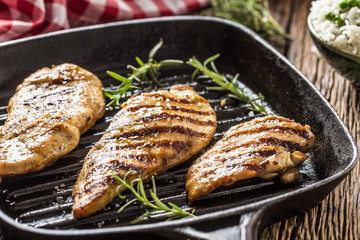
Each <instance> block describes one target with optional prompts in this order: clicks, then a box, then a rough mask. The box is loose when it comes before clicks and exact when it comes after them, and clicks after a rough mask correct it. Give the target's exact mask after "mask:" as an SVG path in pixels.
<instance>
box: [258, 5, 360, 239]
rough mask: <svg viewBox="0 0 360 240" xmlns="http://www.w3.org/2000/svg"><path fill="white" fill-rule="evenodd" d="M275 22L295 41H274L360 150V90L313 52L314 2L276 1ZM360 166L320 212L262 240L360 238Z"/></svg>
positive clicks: (272, 229) (271, 230) (276, 227)
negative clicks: (309, 24) (311, 18)
mask: <svg viewBox="0 0 360 240" xmlns="http://www.w3.org/2000/svg"><path fill="white" fill-rule="evenodd" d="M270 6H271V10H272V13H273V15H274V17H275V18H276V19H277V20H278V21H279V22H280V23H281V25H282V26H283V27H284V28H285V29H286V30H287V31H288V32H289V33H290V35H291V37H292V40H291V41H287V42H286V41H283V40H280V41H279V40H277V41H271V44H273V45H274V46H275V47H276V48H277V49H278V50H279V51H280V52H281V53H283V54H284V55H285V56H286V57H287V58H288V59H289V60H290V61H291V62H292V63H293V64H294V65H295V66H296V67H297V68H298V69H299V70H300V71H301V72H302V73H304V74H305V76H306V77H307V78H308V79H309V80H310V81H312V82H313V83H314V84H315V86H316V87H317V88H318V89H319V90H320V91H321V93H322V94H323V95H324V96H325V97H326V99H327V100H328V101H329V102H330V103H331V105H332V106H333V107H334V108H335V110H336V111H337V112H338V114H339V115H340V117H341V119H342V120H343V121H344V123H345V125H346V126H347V127H348V128H349V130H350V132H351V134H352V135H353V137H354V139H355V141H356V142H357V145H358V146H360V141H359V138H358V133H359V130H360V129H359V127H360V126H359V124H360V119H359V112H360V101H359V91H358V90H357V89H356V88H355V87H354V86H353V85H352V84H351V83H350V82H349V81H348V80H346V79H344V78H343V77H341V76H340V75H339V74H338V73H336V72H335V71H334V70H333V69H332V68H331V67H330V65H329V64H328V63H327V62H326V61H325V59H323V58H322V57H321V56H319V55H318V54H317V53H316V52H315V51H313V49H314V47H313V43H312V40H311V38H310V34H309V30H308V29H307V24H306V18H307V15H308V12H309V8H310V6H311V0H291V1H290V0H271V1H270ZM359 171H360V167H359V164H357V165H356V166H355V169H354V170H353V171H352V173H351V174H350V176H349V177H347V178H346V179H345V181H343V182H342V183H341V184H340V185H339V186H338V187H337V188H335V189H334V190H333V191H332V192H331V194H330V195H329V196H328V197H327V198H326V199H325V200H324V201H323V202H322V203H321V204H320V205H318V206H317V207H315V208H313V209H311V210H310V211H308V212H306V213H305V214H300V215H298V216H295V217H293V218H291V219H288V220H287V221H282V222H278V223H276V224H273V225H271V226H269V227H267V228H266V229H265V230H264V232H263V233H262V235H261V238H260V239H360V231H359V227H360V225H359V221H358V219H359V217H360V209H359V206H358V205H359V202H360V196H359V180H358V179H359Z"/></svg>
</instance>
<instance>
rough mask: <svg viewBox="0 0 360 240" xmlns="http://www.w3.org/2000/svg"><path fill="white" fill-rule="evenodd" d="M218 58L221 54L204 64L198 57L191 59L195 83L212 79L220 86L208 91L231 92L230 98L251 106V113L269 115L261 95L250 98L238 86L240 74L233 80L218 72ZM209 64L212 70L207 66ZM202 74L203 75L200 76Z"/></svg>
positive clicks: (189, 62) (210, 58)
mask: <svg viewBox="0 0 360 240" xmlns="http://www.w3.org/2000/svg"><path fill="white" fill-rule="evenodd" d="M218 57H220V54H216V55H214V56H212V57H209V58H208V59H206V60H205V61H204V63H201V62H200V61H199V60H197V59H196V57H192V58H190V59H189V61H187V62H186V63H187V64H189V65H191V66H193V67H194V68H195V71H194V73H193V74H192V80H193V81H194V80H197V79H201V78H210V79H212V80H213V82H215V83H216V84H217V85H219V87H207V89H208V90H213V91H230V92H231V94H228V96H229V97H232V98H235V99H237V100H240V101H242V102H244V103H246V104H249V105H250V106H249V107H247V109H249V110H250V111H254V112H258V113H261V114H262V115H268V114H269V113H268V112H267V111H266V109H265V107H264V96H263V95H262V94H261V93H259V95H258V97H256V98H250V97H249V96H247V95H246V94H245V93H244V91H243V90H242V89H241V88H240V87H239V86H238V84H237V79H238V78H239V74H236V75H235V77H233V78H232V79H228V78H227V77H226V76H225V75H224V74H221V73H220V72H219V71H218V70H217V68H216V66H215V63H214V61H215V60H216V59H217V58H218ZM209 64H210V66H211V69H210V68H208V66H207V65H209ZM200 72H201V73H202V75H199V73H200Z"/></svg>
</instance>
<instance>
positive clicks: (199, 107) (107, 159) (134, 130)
mask: <svg viewBox="0 0 360 240" xmlns="http://www.w3.org/2000/svg"><path fill="white" fill-rule="evenodd" d="M152 101H156V104H159V106H156V108H157V109H156V110H155V109H154V111H151V108H150V111H148V106H147V105H145V104H151V102H152ZM173 103H175V104H179V103H181V104H183V103H185V104H186V108H182V107H180V108H179V107H177V106H174V105H172V104H173ZM165 104H166V107H162V106H161V105H165ZM151 106H153V107H154V108H155V105H151ZM121 107H122V110H120V111H119V112H118V113H117V114H116V115H115V117H114V120H113V122H111V123H110V126H109V128H108V129H107V131H106V132H105V133H104V135H103V136H102V138H101V139H100V141H99V142H98V143H96V144H95V145H94V147H93V148H92V149H91V150H90V152H89V153H88V155H87V156H86V158H85V161H84V165H83V168H82V170H81V173H80V175H79V177H78V180H77V181H76V184H75V186H74V189H73V197H74V206H73V214H74V217H75V218H81V217H85V216H88V215H90V214H92V213H94V212H96V211H97V210H99V209H101V208H103V207H104V206H105V205H106V204H108V203H109V202H110V201H111V200H112V199H113V198H114V197H115V196H116V184H118V183H117V182H114V179H113V178H112V177H111V175H112V174H116V175H120V176H121V177H123V175H124V174H126V173H127V172H128V171H129V170H135V171H137V174H135V175H133V176H129V177H128V178H127V181H131V179H133V178H134V177H136V176H139V173H140V172H142V174H141V177H142V179H144V180H145V179H147V178H149V177H151V176H154V175H157V174H159V173H161V172H164V171H166V170H167V169H169V168H171V167H174V166H175V165H177V164H179V163H181V162H184V161H186V160H187V159H189V158H190V157H191V156H194V155H195V154H197V153H199V152H200V151H201V150H202V149H203V148H205V146H207V145H208V144H209V143H210V141H211V139H212V136H213V135H214V133H215V130H216V114H215V112H214V111H213V110H212V108H211V106H210V104H209V103H208V102H207V101H206V100H205V99H203V98H202V97H200V96H199V95H198V94H197V93H196V92H195V91H194V90H193V89H192V88H191V87H189V86H185V85H176V86H173V87H172V88H171V89H170V91H165V90H159V91H157V92H152V93H144V94H141V95H137V96H133V97H131V98H129V99H128V101H127V102H125V103H123V104H122V106H121ZM169 109H171V110H172V111H174V112H171V113H169V112H165V111H167V110H169ZM184 109H186V110H184ZM182 110H184V111H182ZM175 111H176V112H175ZM144 112H147V115H144ZM184 112H185V114H186V115H185V114H184V115H183V113H184ZM200 113H201V115H200ZM202 113H206V114H202ZM191 114H193V115H195V116H192V115H191ZM199 116H201V118H200V117H199ZM179 120H180V121H179ZM139 123H141V124H142V125H140V124H139ZM145 123H147V124H146V126H143V125H145ZM101 181H102V182H101ZM114 183H116V184H114ZM89 186H92V188H90V187H89Z"/></svg>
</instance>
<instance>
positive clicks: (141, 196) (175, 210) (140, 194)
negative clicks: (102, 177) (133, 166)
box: [112, 171, 195, 224]
mask: <svg viewBox="0 0 360 240" xmlns="http://www.w3.org/2000/svg"><path fill="white" fill-rule="evenodd" d="M132 173H135V174H136V172H135V171H128V172H127V173H126V174H125V176H124V178H123V179H121V178H119V177H118V176H116V175H112V177H113V178H115V179H116V180H117V181H118V182H119V183H120V185H119V186H118V187H117V189H116V193H117V196H118V197H119V198H120V199H125V198H126V197H125V196H123V195H121V194H120V192H121V190H122V189H123V188H126V189H129V190H130V191H131V192H132V193H133V194H134V195H135V197H136V198H134V199H132V200H130V201H128V202H127V203H126V204H124V205H123V206H122V207H121V208H120V209H119V210H118V213H120V212H122V211H123V210H124V209H125V208H126V207H128V206H129V205H131V204H133V203H134V202H139V203H140V204H142V205H144V206H147V207H149V208H151V209H152V210H146V212H145V213H144V214H142V215H141V216H140V217H138V218H136V219H135V220H133V221H131V222H130V224H135V223H138V222H140V221H141V220H143V219H145V218H146V217H148V216H150V215H157V214H163V213H168V215H167V217H168V220H173V219H178V218H192V217H195V215H194V211H195V210H193V211H192V212H191V213H189V212H186V211H185V210H183V209H181V208H180V207H178V206H176V205H175V204H173V203H171V202H169V203H168V205H166V204H165V203H163V202H162V201H161V200H160V199H159V198H158V197H157V195H156V185H155V180H154V177H151V182H152V189H150V196H151V198H152V200H153V203H152V202H150V201H149V199H148V198H147V196H146V192H145V189H144V184H143V181H142V179H141V175H140V176H139V177H138V178H135V179H133V180H132V181H131V182H130V184H128V183H127V181H126V178H127V176H128V175H129V174H132ZM135 183H137V188H136V189H135V187H134V184H135Z"/></svg>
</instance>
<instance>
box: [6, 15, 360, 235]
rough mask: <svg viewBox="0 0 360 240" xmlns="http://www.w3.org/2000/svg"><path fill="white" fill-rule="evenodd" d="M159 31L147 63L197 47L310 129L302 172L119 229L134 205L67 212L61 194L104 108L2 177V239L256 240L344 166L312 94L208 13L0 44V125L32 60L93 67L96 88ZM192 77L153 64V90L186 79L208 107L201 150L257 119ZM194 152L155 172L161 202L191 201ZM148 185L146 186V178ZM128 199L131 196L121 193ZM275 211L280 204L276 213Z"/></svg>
mask: <svg viewBox="0 0 360 240" xmlns="http://www.w3.org/2000/svg"><path fill="white" fill-rule="evenodd" d="M209 30H211V31H209ZM160 38H163V39H164V43H165V44H164V46H163V48H162V49H161V50H160V51H159V53H158V55H157V59H164V58H178V59H183V60H187V59H188V58H189V57H191V56H193V55H196V56H197V57H198V58H199V59H201V60H204V59H205V58H206V57H209V56H211V55H214V54H215V53H220V54H221V58H220V59H219V61H218V66H219V68H220V69H221V71H222V72H227V73H229V74H235V73H237V72H239V73H240V76H241V78H240V81H241V82H240V84H242V85H243V87H244V88H245V89H246V91H247V92H248V93H250V94H252V93H257V92H261V93H263V94H264V95H265V98H266V100H267V101H266V104H267V106H268V108H269V109H270V110H271V111H272V112H274V113H276V114H279V115H282V116H285V117H289V118H292V119H294V120H295V121H297V122H300V123H302V124H309V125H310V126H311V127H312V130H313V132H314V134H315V136H316V142H315V146H314V148H313V150H312V151H311V152H310V158H309V159H308V160H307V161H306V162H305V163H304V164H303V166H302V167H301V169H300V172H301V173H302V174H301V179H300V181H299V182H298V183H297V184H295V185H292V186H284V185H282V184H280V183H279V182H278V181H277V179H273V180H270V181H264V180H260V179H251V180H246V181H241V182H238V183H236V184H234V185H232V186H230V187H221V188H219V189H217V190H216V191H214V192H213V193H211V194H210V195H209V196H206V197H203V198H201V199H199V200H198V201H196V202H195V204H194V206H192V207H194V208H195V209H196V215H198V216H199V217H197V218H195V219H191V220H177V221H172V222H165V219H166V218H165V217H164V216H162V215H160V216H156V217H153V218H150V219H147V220H146V221H144V222H141V223H140V224H138V225H136V226H131V225H130V226H129V225H128V222H129V221H131V220H133V219H134V218H136V217H137V216H139V215H141V214H142V213H143V212H144V209H142V208H140V207H139V206H138V205H133V206H131V207H129V208H127V209H126V210H125V211H123V212H122V213H121V214H117V210H118V208H119V207H120V206H121V204H123V203H124V201H123V200H120V199H118V198H116V199H114V200H113V201H112V202H111V203H110V204H109V205H108V206H106V207H105V208H104V209H103V210H102V211H99V212H98V213H96V214H94V215H92V216H90V217H86V218H83V219H79V220H74V219H73V217H72V213H71V206H72V202H73V199H72V198H71V190H72V188H73V185H74V183H75V181H76V178H77V176H78V174H79V172H80V170H81V167H82V163H83V159H84V157H85V155H86V154H87V152H88V151H89V149H90V148H91V147H92V145H93V144H94V143H95V142H97V140H99V139H100V137H101V135H102V134H103V133H104V131H105V130H106V128H107V127H108V125H109V123H110V122H111V120H112V117H113V116H114V115H115V114H116V113H117V112H118V111H119V108H113V109H111V108H108V109H107V111H106V113H105V116H104V117H103V118H102V119H100V120H99V121H98V122H97V123H96V124H95V125H94V126H93V127H92V128H91V129H90V130H89V131H88V132H86V133H85V134H83V135H82V137H81V140H80V143H79V145H78V147H77V148H76V149H75V150H74V151H72V152H71V153H70V154H68V155H66V156H63V157H61V158H60V159H59V160H58V161H57V162H56V163H54V164H52V165H51V166H49V167H47V168H45V169H44V170H42V171H40V172H36V173H30V174H26V175H23V176H16V177H10V178H5V179H4V180H3V182H2V183H1V185H0V191H1V192H0V210H1V211H0V217H1V218H2V219H1V220H2V222H3V225H4V228H5V230H6V232H7V238H6V239H13V238H15V237H23V238H24V237H26V239H29V238H30V237H33V238H36V239H40V238H42V239H48V238H49V236H52V238H56V237H58V238H61V239H63V238H65V237H68V238H69V239H75V238H78V239H82V238H86V239H89V238H92V237H93V238H94V239H95V238H98V237H99V236H103V237H105V236H106V237H108V238H111V237H114V238H118V237H120V236H123V237H125V236H127V237H132V238H137V237H146V238H151V237H154V236H156V237H157V238H159V237H163V238H177V239H183V238H188V237H192V238H195V239H210V238H219V239H221V238H222V237H223V235H224V234H226V235H227V236H231V238H233V239H237V238H239V237H242V238H244V239H245V238H249V237H250V238H256V237H257V234H258V231H261V229H262V227H263V226H264V225H267V224H269V223H271V222H273V221H276V220H277V219H279V218H284V217H288V216H291V215H293V214H294V213H296V212H299V211H303V210H305V209H308V208H309V207H312V206H314V205H315V204H317V203H318V202H319V201H321V200H322V199H323V198H324V197H325V196H326V195H327V194H328V192H329V191H330V190H331V189H332V188H333V187H335V186H336V184H338V182H339V181H341V179H343V178H344V177H345V176H346V175H347V174H348V173H349V171H350V169H351V168H352V167H353V166H354V164H355V161H356V158H357V157H356V155H357V152H356V147H355V144H354V142H353V140H352V138H351V137H350V135H349V133H348V131H347V130H346V128H345V127H344V126H343V124H342V123H341V121H340V120H339V118H338V116H337V115H336V113H335V112H334V111H333V110H332V109H331V107H330V106H329V104H328V103H327V102H326V101H325V100H324V98H323V97H322V96H321V95H320V94H319V92H318V91H317V90H315V88H314V87H313V86H312V85H311V84H310V83H309V82H308V81H307V80H306V79H305V78H304V77H303V76H302V75H301V74H299V73H298V72H297V70H295V69H294V68H293V67H292V66H291V65H290V64H289V63H288V62H287V61H286V60H284V58H283V57H281V56H280V55H279V54H278V53H277V52H275V51H274V50H273V49H272V48H271V47H269V46H268V45H267V44H266V43H264V42H263V41H262V40H260V39H259V38H258V37H257V35H255V34H254V33H252V32H251V31H249V30H247V29H245V28H244V27H242V26H240V25H235V24H232V23H230V22H227V21H224V20H218V19H214V18H199V17H180V18H179V17H175V18H174V17H172V18H165V19H153V20H141V21H132V22H131V21H130V22H125V23H115V24H107V25H102V26H100V27H87V28H83V29H79V30H70V31H65V32H63V33H60V34H49V35H46V36H44V37H35V38H30V39H28V40H25V41H23V40H20V41H18V42H15V43H13V44H5V45H3V46H0V53H1V54H0V73H1V78H0V89H1V90H0V121H1V122H0V123H1V124H2V123H3V122H4V121H5V118H6V106H7V103H8V100H9V98H10V97H11V95H12V94H13V93H14V89H15V86H16V85H18V84H19V83H20V82H21V81H22V80H23V78H24V77H26V76H27V75H28V74H29V73H31V72H34V71H35V70H37V69H38V68H41V67H44V66H51V64H60V63H63V62H71V63H75V64H78V65H80V66H82V67H84V68H86V69H88V70H89V71H92V72H93V73H95V74H96V75H97V76H98V77H99V78H100V79H101V80H102V81H103V84H104V86H106V87H112V86H113V85H117V84H118V83H117V82H116V81H115V80H113V79H111V78H110V77H108V76H107V75H106V73H105V72H106V70H111V71H115V72H118V73H121V74H123V75H126V73H127V71H126V65H127V64H128V63H132V64H135V63H134V57H135V56H139V57H140V58H142V59H146V57H147V53H148V52H149V50H150V48H151V47H152V46H153V45H155V44H156V43H157V42H158V41H159V39H160ZM32 53H36V54H32ZM191 73H192V69H191V68H190V67H188V66H186V65H184V66H181V67H176V68H170V69H169V68H168V69H166V70H163V71H162V74H161V76H160V81H161V82H162V83H164V85H165V86H164V87H163V89H169V88H170V87H171V86H172V85H175V84H188V85H190V86H192V87H194V89H195V90H196V91H197V92H198V93H199V94H200V95H201V96H203V97H204V98H205V99H207V100H208V101H209V103H210V104H211V106H212V107H213V108H214V110H215V112H216V114H217V118H218V128H217V131H216V134H215V136H214V139H213V141H212V142H211V144H210V145H209V146H208V147H207V148H210V147H211V146H212V145H213V144H214V143H215V142H216V141H218V140H219V139H220V138H221V137H222V135H223V134H224V133H225V132H226V130H228V129H229V128H230V127H231V126H233V125H236V124H238V123H240V122H244V121H248V120H251V119H253V118H254V117H257V116H259V115H256V114H253V113H251V112H249V111H248V110H247V109H246V105H244V104H242V103H241V102H239V101H236V100H233V99H230V98H227V97H226V96H225V94H224V93H220V92H210V91H207V90H206V89H205V87H206V86H210V85H212V83H211V82H210V81H200V82H191V81H190V78H191ZM152 90H157V88H155V87H152V86H145V87H144V89H142V90H141V91H142V92H150V91H152ZM221 99H226V105H225V106H224V107H220V100H221ZM195 158H196V157H194V158H192V159H190V160H189V161H187V162H185V163H183V164H180V165H178V166H176V167H174V168H173V169H170V170H168V171H167V172H166V173H164V174H160V175H159V176H157V177H156V178H155V180H156V183H157V190H158V196H159V197H160V198H161V200H163V201H165V202H167V201H171V202H173V203H175V204H177V205H178V206H181V207H182V208H184V209H189V208H190V207H189V206H188V205H187V201H186V194H185V176H186V173H187V169H188V167H189V166H190V164H191V163H192V162H193V160H194V159H195ZM146 188H147V189H149V185H148V184H146ZM126 195H127V196H128V198H129V199H131V195H130V194H129V193H128V192H127V194H126ZM294 201H295V202H294ZM279 208H281V209H282V211H276V210H279ZM240 215H242V217H240ZM219 219H222V220H221V221H219ZM239 223H240V227H239ZM255 223H256V224H255ZM254 224H255V225H254ZM230 230H231V231H230ZM246 230H247V231H246ZM229 232H231V233H232V234H230V235H229ZM210 236H211V237H210Z"/></svg>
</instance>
